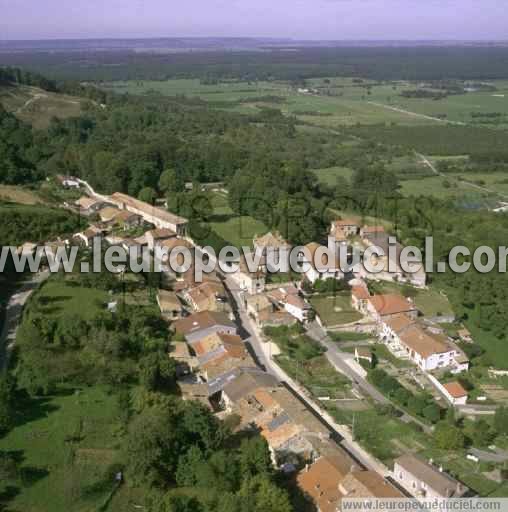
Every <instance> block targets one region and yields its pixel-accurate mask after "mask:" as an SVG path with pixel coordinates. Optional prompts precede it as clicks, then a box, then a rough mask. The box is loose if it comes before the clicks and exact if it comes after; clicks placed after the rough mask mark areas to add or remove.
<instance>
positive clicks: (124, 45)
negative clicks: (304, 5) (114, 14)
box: [0, 37, 508, 53]
mask: <svg viewBox="0 0 508 512" xmlns="http://www.w3.org/2000/svg"><path fill="white" fill-rule="evenodd" d="M424 46H425V47H429V46H430V47H443V46H453V47H457V46H458V47H489V46H494V47H506V46H508V41H450V40H420V41H404V40H372V41H365V40H358V41H354V40H346V41H340V40H336V41H329V40H322V41H314V40H312V41H311V40H305V39H301V40H300V39H283V38H281V39H278V38H249V37H164V38H141V39H139V38H138V39H52V40H20V41H14V40H13V41H0V52H8V53H11V52H34V51H40V52H47V51H51V52H70V51H77V52H82V51H108V52H110V51H115V50H118V51H126V50H132V51H148V52H150V51H151V52H156V53H159V52H167V53H178V52H188V51H226V50H234V51H242V50H244V51H256V50H258V51H269V50H272V49H273V50H277V49H284V48H302V47H304V48H340V47H366V48H368V47H406V48H411V47H424Z"/></svg>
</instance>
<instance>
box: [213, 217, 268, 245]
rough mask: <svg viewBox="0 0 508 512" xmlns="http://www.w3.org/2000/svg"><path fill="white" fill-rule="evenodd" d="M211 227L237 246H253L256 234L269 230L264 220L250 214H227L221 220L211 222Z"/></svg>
mask: <svg viewBox="0 0 508 512" xmlns="http://www.w3.org/2000/svg"><path fill="white" fill-rule="evenodd" d="M210 227H211V228H212V230H213V231H215V233H217V235H219V236H220V237H221V238H223V239H224V240H226V242H228V243H229V244H230V245H233V246H235V247H242V246H248V247H251V246H252V240H253V238H254V236H255V235H262V234H264V233H266V232H267V231H268V228H267V227H266V226H265V225H264V224H263V223H262V222H260V221H258V220H256V219H253V218H252V217H248V216H243V217H235V216H225V218H224V219H223V220H221V221H212V222H210Z"/></svg>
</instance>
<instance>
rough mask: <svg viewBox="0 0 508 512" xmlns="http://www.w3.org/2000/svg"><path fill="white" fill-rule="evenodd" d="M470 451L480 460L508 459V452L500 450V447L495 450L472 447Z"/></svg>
mask: <svg viewBox="0 0 508 512" xmlns="http://www.w3.org/2000/svg"><path fill="white" fill-rule="evenodd" d="M469 452H470V453H471V454H472V455H474V456H476V457H478V458H479V459H480V460H484V461H486V462H505V461H507V460H508V452H505V451H503V450H500V449H499V448H498V449H496V450H495V451H493V452H488V451H486V450H479V449H478V448H471V449H470V450H469Z"/></svg>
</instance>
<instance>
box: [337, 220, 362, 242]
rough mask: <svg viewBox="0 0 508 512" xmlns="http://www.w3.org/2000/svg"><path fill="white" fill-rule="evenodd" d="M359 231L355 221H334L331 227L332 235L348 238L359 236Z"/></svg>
mask: <svg viewBox="0 0 508 512" xmlns="http://www.w3.org/2000/svg"><path fill="white" fill-rule="evenodd" d="M359 229H360V227H359V226H358V223H357V222H356V221H354V220H351V219H345V220H334V221H333V222H332V224H331V226H330V235H331V236H339V237H341V236H344V237H346V238H348V237H350V236H354V235H357V234H358V231H359Z"/></svg>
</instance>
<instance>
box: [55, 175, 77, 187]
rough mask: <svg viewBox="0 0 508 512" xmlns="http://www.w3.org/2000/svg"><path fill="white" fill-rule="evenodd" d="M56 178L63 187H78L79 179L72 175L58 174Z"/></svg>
mask: <svg viewBox="0 0 508 512" xmlns="http://www.w3.org/2000/svg"><path fill="white" fill-rule="evenodd" d="M56 179H57V181H58V183H60V185H61V186H62V187H63V188H74V189H79V181H78V180H77V179H76V178H75V177H74V176H62V175H61V174H58V175H57V176H56Z"/></svg>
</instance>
